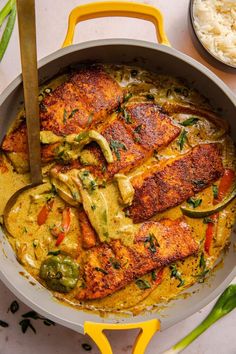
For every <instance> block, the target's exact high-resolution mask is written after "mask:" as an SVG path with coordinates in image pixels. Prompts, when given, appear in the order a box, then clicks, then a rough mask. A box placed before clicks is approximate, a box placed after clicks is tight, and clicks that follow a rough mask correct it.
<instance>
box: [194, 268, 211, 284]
mask: <svg viewBox="0 0 236 354" xmlns="http://www.w3.org/2000/svg"><path fill="white" fill-rule="evenodd" d="M208 273H209V269H204V270H203V271H202V272H201V273H199V274H197V275H195V276H194V277H195V278H197V280H198V283H204V281H205V278H206V275H207V274H208Z"/></svg>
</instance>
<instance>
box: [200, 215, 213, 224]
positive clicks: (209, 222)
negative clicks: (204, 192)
mask: <svg viewBox="0 0 236 354" xmlns="http://www.w3.org/2000/svg"><path fill="white" fill-rule="evenodd" d="M214 223H215V221H214V220H212V219H211V218H209V217H208V216H206V217H205V218H204V219H203V224H214Z"/></svg>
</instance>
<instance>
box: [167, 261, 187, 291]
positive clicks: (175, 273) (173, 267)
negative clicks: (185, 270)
mask: <svg viewBox="0 0 236 354" xmlns="http://www.w3.org/2000/svg"><path fill="white" fill-rule="evenodd" d="M170 270H171V273H170V277H171V278H175V279H177V280H179V282H180V283H179V284H178V285H177V288H180V287H181V286H183V285H184V283H185V281H184V280H183V279H182V277H181V273H180V272H179V271H178V270H177V268H176V265H175V264H171V265H170Z"/></svg>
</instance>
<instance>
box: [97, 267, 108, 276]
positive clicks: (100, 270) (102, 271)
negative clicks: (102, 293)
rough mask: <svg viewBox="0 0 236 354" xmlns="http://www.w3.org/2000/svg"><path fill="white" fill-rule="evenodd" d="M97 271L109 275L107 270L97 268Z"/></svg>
mask: <svg viewBox="0 0 236 354" xmlns="http://www.w3.org/2000/svg"><path fill="white" fill-rule="evenodd" d="M95 270H97V271H98V272H101V273H102V274H104V275H107V274H108V272H107V271H106V270H105V269H102V268H99V267H95Z"/></svg>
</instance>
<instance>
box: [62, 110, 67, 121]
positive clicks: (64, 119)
mask: <svg viewBox="0 0 236 354" xmlns="http://www.w3.org/2000/svg"><path fill="white" fill-rule="evenodd" d="M66 121H67V110H66V109H64V111H63V124H65V123H66Z"/></svg>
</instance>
